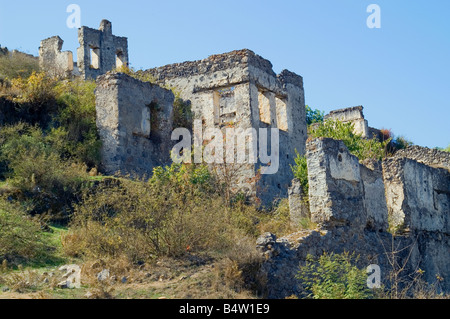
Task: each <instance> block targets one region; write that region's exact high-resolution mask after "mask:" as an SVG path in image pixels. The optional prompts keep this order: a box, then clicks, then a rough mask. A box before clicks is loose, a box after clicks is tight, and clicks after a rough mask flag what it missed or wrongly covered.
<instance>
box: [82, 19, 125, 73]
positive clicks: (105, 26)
mask: <svg viewBox="0 0 450 319" xmlns="http://www.w3.org/2000/svg"><path fill="white" fill-rule="evenodd" d="M78 41H79V43H80V47H79V48H78V51H77V56H78V69H79V70H80V74H81V76H82V77H83V78H84V79H95V78H97V76H99V75H102V74H105V73H106V72H108V71H111V70H112V69H114V68H118V67H121V66H122V65H125V66H127V65H128V40H127V38H125V37H118V36H115V35H113V34H112V24H111V22H109V21H108V20H102V22H101V23H100V28H99V29H98V30H95V29H92V28H88V27H81V28H80V29H79V30H78Z"/></svg>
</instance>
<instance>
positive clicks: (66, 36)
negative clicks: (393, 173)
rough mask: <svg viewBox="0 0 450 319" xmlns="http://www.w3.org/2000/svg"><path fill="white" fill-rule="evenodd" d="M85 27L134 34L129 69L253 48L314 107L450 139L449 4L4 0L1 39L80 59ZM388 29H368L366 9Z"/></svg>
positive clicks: (443, 0)
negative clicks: (56, 46) (48, 42)
mask: <svg viewBox="0 0 450 319" xmlns="http://www.w3.org/2000/svg"><path fill="white" fill-rule="evenodd" d="M72 3H74V4H78V5H79V6H80V7H81V24H82V25H86V26H89V27H95V28H97V27H98V26H99V23H100V21H101V20H102V19H103V18H105V19H108V20H110V21H112V23H113V33H114V34H116V35H120V36H126V37H128V45H129V54H130V62H131V65H132V66H133V67H134V68H136V69H140V68H143V69H146V68H150V67H156V66H161V65H165V64H169V63H175V62H183V61H187V60H197V59H203V58H206V57H208V56H209V55H211V54H216V53H224V52H228V51H232V50H236V49H243V48H248V49H251V50H253V51H255V52H256V53H257V54H259V55H261V56H262V57H264V58H266V59H268V60H270V61H271V62H272V64H273V66H274V70H275V72H280V71H281V70H283V69H289V70H290V71H293V72H295V73H297V74H300V75H301V76H303V78H304V84H305V98H306V103H307V104H309V105H310V106H311V107H312V108H315V109H320V110H323V111H325V112H326V113H327V112H329V111H331V110H333V109H337V108H343V107H349V106H356V105H363V106H364V113H365V116H366V119H367V120H368V121H369V125H370V126H372V127H376V128H386V129H391V130H392V131H393V132H394V133H395V134H396V135H403V136H405V137H406V138H408V139H409V140H411V141H413V142H414V143H415V144H418V145H422V146H428V147H436V146H438V147H447V146H448V145H449V144H450V97H449V94H450V18H449V16H450V1H448V0H429V1H423V0H417V1H406V0H396V1H392V0H370V1H364V0H340V1H335V0H304V1H299V0H297V1H282V0H280V1H266V0H260V1H249V0H239V1H235V0H232V1H226V2H225V1H221V2H213V1H200V0H199V1H195V0H191V1H170V0H168V1H158V2H156V1H137V0H127V1H123V0H122V1H111V0H110V1H100V0H95V1H92V0H91V1H84V0H83V1H79V0H70V1H62V0H53V1H50V0H47V1H46V0H41V1H19V0H17V1H11V0H10V1H6V0H0V44H1V45H2V46H7V47H8V48H9V49H20V50H22V51H25V52H28V53H31V54H34V55H38V47H39V43H40V40H42V39H45V38H47V37H50V36H53V35H59V36H60V37H61V38H62V39H63V40H64V41H65V43H64V47H63V50H71V51H73V52H74V55H75V56H76V53H75V52H76V48H77V47H78V42H77V31H76V29H69V28H68V27H67V25H66V20H67V17H68V16H69V14H70V13H67V12H66V8H67V6H68V5H69V4H72ZM372 3H375V4H378V5H379V6H380V8H381V28H380V29H369V28H368V27H367V25H366V20H367V17H368V16H369V15H370V13H367V12H366V8H367V6H368V5H370V4H372Z"/></svg>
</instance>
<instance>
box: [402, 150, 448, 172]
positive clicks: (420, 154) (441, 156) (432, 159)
mask: <svg viewBox="0 0 450 319" xmlns="http://www.w3.org/2000/svg"><path fill="white" fill-rule="evenodd" d="M395 157H396V158H400V157H406V158H410V159H413V160H416V161H418V162H420V163H423V164H426V165H428V166H431V167H437V168H445V169H446V170H449V171H450V152H444V151H440V150H437V149H430V148H427V147H422V146H418V145H413V146H409V147H408V148H406V149H403V150H399V151H397V152H396V153H395Z"/></svg>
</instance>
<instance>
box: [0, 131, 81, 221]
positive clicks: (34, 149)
mask: <svg viewBox="0 0 450 319" xmlns="http://www.w3.org/2000/svg"><path fill="white" fill-rule="evenodd" d="M0 140H1V141H2V142H3V143H2V145H1V146H0V162H1V163H3V165H2V167H3V172H4V176H6V177H8V178H9V179H10V182H11V184H12V185H13V186H16V187H17V188H18V189H19V190H21V193H22V195H23V198H21V199H22V200H26V201H28V202H29V205H30V201H31V207H29V209H30V212H31V213H33V214H41V213H45V212H49V213H50V214H51V215H52V218H66V217H67V216H65V215H67V213H68V212H70V210H71V209H70V207H71V203H72V201H73V200H74V199H75V198H76V196H77V194H78V193H79V192H80V190H81V188H82V186H83V184H84V181H85V179H86V177H87V174H86V167H84V166H83V165H81V164H78V163H76V162H72V163H71V162H68V161H64V160H62V159H61V157H60V154H59V153H58V151H57V149H55V147H54V144H53V143H52V142H54V141H51V140H49V139H48V137H46V136H44V135H43V133H42V131H41V130H40V129H39V128H38V127H32V126H29V125H26V124H18V125H16V126H10V127H6V128H4V129H3V130H2V133H1V134H0Z"/></svg>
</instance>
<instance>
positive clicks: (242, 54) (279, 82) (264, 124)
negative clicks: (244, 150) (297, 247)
mask: <svg viewBox="0 0 450 319" xmlns="http://www.w3.org/2000/svg"><path fill="white" fill-rule="evenodd" d="M146 72H147V73H149V74H151V75H152V76H153V77H154V78H155V79H156V82H157V83H158V84H161V85H164V86H168V87H173V88H175V90H177V91H179V92H180V95H181V97H182V98H183V99H184V100H187V101H190V102H191V105H192V111H193V113H194V117H195V119H201V120H202V121H203V123H204V126H205V127H206V128H213V127H216V128H221V129H223V128H225V127H227V126H233V127H235V128H242V129H247V128H255V129H259V128H278V129H280V143H279V144H280V150H279V159H280V162H279V170H278V172H277V173H276V174H273V175H262V176H261V179H260V180H259V182H258V184H257V185H250V184H252V183H247V184H249V188H252V191H253V192H254V193H256V194H257V195H261V194H263V195H262V197H263V198H262V199H263V201H266V202H270V201H271V200H272V199H274V198H276V197H286V195H287V188H288V187H289V184H290V181H291V180H292V178H293V174H292V171H291V169H290V166H289V165H290V164H292V162H293V157H294V156H295V150H297V151H298V152H299V153H300V154H304V152H305V141H306V134H307V132H306V111H305V102H304V90H303V79H302V77H300V76H298V75H296V74H294V73H292V72H289V71H287V70H284V71H283V72H281V73H280V74H278V75H276V74H275V73H274V72H273V70H272V64H271V63H270V62H269V61H268V60H265V59H263V58H262V57H260V56H258V55H256V54H255V53H253V52H252V51H250V50H240V51H233V52H230V53H225V54H220V55H213V56H211V57H209V58H207V59H204V60H201V61H195V62H184V63H178V64H172V65H167V66H163V67H159V68H155V69H151V70H147V71H146ZM268 138H269V141H270V135H269V137H268ZM268 144H269V149H270V143H268ZM269 152H270V150H269ZM260 167H261V164H260V163H257V164H256V165H249V166H248V168H247V169H245V171H241V172H240V175H241V176H242V177H243V178H242V180H243V183H245V182H244V180H255V177H256V176H257V175H258V170H259V169H260ZM253 184H254V183H253ZM255 187H256V188H255Z"/></svg>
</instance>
